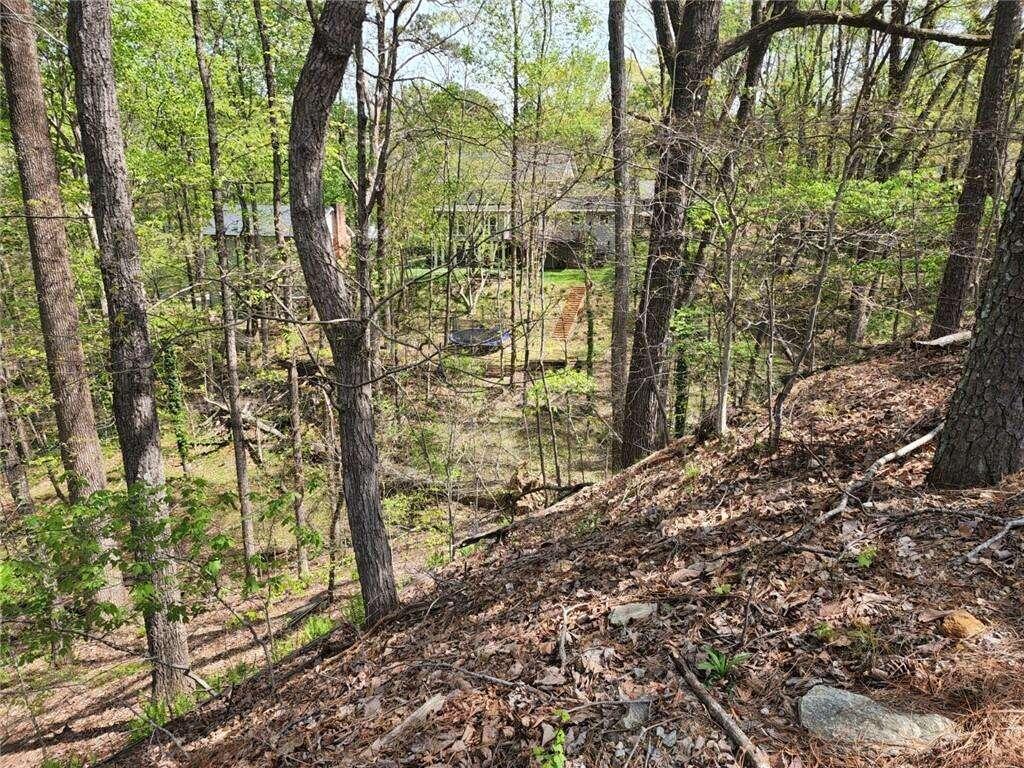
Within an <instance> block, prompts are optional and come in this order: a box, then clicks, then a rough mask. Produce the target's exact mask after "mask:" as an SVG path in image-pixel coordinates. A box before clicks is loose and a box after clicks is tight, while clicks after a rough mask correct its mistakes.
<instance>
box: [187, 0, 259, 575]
mask: <svg viewBox="0 0 1024 768" xmlns="http://www.w3.org/2000/svg"><path fill="white" fill-rule="evenodd" d="M190 8H191V11H192V34H193V37H194V39H195V44H196V63H197V65H198V68H199V80H200V82H201V84H202V87H203V103H204V105H205V107H206V138H207V143H208V144H209V149H210V198H211V200H212V203H213V228H214V244H215V247H216V249H217V265H218V267H219V271H220V303H221V323H222V324H223V326H224V358H225V376H226V377H227V384H228V393H227V394H228V407H229V408H230V409H231V443H232V447H233V448H234V455H235V480H236V486H237V488H238V508H239V512H240V514H241V518H242V548H243V550H244V552H245V571H246V573H247V574H250V575H251V574H252V567H253V558H255V557H256V532H255V530H254V526H253V512H252V501H251V499H250V493H249V466H248V462H247V459H246V455H245V432H244V430H243V428H242V404H241V399H242V394H241V388H240V386H239V383H238V344H237V341H236V339H235V322H236V318H235V299H234V294H233V293H232V291H231V286H230V284H229V282H228V274H229V272H230V271H231V254H230V253H228V241H227V235H226V233H225V229H224V191H223V189H222V187H221V180H220V139H219V137H218V134H217V111H216V108H215V106H214V102H213V83H212V81H211V78H210V67H209V64H208V63H207V61H206V52H205V51H204V50H203V47H204V42H203V28H202V24H201V22H200V18H199V2H198V0H191V2H190Z"/></svg>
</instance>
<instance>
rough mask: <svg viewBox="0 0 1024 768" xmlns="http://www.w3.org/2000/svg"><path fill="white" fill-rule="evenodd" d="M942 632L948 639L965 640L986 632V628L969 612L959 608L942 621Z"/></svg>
mask: <svg viewBox="0 0 1024 768" xmlns="http://www.w3.org/2000/svg"><path fill="white" fill-rule="evenodd" d="M942 631H943V632H944V633H945V634H946V635H947V636H948V637H955V638H957V639H959V640H966V639H968V638H971V637H976V636H977V635H980V634H983V633H985V632H987V631H988V627H986V626H985V624H984V623H983V622H982V621H980V620H979V619H978V618H977V617H975V616H974V614H972V613H971V612H970V611H966V610H964V609H963V608H961V609H960V610H958V611H953V612H952V613H951V614H949V615H948V616H947V617H946V618H944V619H943V620H942Z"/></svg>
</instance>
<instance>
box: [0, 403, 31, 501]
mask: <svg viewBox="0 0 1024 768" xmlns="http://www.w3.org/2000/svg"><path fill="white" fill-rule="evenodd" d="M5 389H6V388H5V387H3V386H0V463H2V464H3V471H4V479H5V480H6V481H7V489H8V490H9V491H10V492H11V500H12V501H13V502H14V513H15V515H17V517H18V519H24V518H25V517H26V516H27V515H31V514H32V513H33V512H35V508H36V506H35V502H33V501H32V491H31V490H30V489H29V485H28V476H27V475H26V474H25V456H24V455H23V454H22V452H21V445H19V443H18V439H17V427H16V426H15V424H14V420H13V418H12V416H11V411H10V406H9V403H8V400H7V392H6V391H5Z"/></svg>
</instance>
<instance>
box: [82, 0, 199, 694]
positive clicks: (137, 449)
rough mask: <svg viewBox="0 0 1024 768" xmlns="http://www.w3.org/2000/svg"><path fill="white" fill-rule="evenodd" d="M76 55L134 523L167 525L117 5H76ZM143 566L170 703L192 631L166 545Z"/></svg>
mask: <svg viewBox="0 0 1024 768" xmlns="http://www.w3.org/2000/svg"><path fill="white" fill-rule="evenodd" d="M68 48H69V53H70V57H71V65H72V68H73V69H74V73H75V102H76V105H77V107H78V117H79V121H80V122H81V126H82V148H83V151H84V154H85V164H86V169H87V171H88V175H89V196H90V198H91V200H92V207H93V212H94V214H95V216H96V227H97V232H98V234H99V241H100V270H101V272H102V275H103V284H104V287H105V288H106V291H107V297H108V318H109V321H110V322H109V330H110V368H111V378H112V381H113V390H114V397H113V412H114V423H115V425H116V427H117V436H118V441H119V443H120V447H121V458H122V460H123V462H124V474H125V481H126V483H127V484H128V487H129V488H132V489H142V490H144V491H145V493H146V495H145V497H144V499H143V500H142V502H141V503H140V504H139V505H138V507H137V508H136V510H135V514H136V515H138V516H145V518H156V519H157V520H158V521H159V520H162V519H164V518H166V516H167V504H166V499H165V497H164V495H163V494H164V465H163V456H162V455H161V451H160V423H159V420H158V419H157V411H156V399H155V397H154V393H153V390H154V382H153V347H152V344H151V343H150V339H149V327H148V322H147V316H146V292H145V289H144V288H143V283H142V263H141V260H140V256H139V241H138V238H137V236H136V233H135V218H134V215H133V213H132V198H131V191H130V188H129V185H128V167H127V163H126V161H125V156H124V136H123V134H122V132H121V118H120V114H119V112H118V107H117V95H116V93H115V90H114V61H113V53H112V50H111V49H112V43H111V29H110V5H109V0H71V2H70V3H69V4H68ZM136 522H140V521H138V520H136ZM140 557H146V558H152V560H151V563H150V564H151V566H152V582H153V590H154V598H155V603H156V605H154V606H151V607H149V608H148V609H147V610H146V611H145V622H146V640H147V644H148V648H149V654H150V657H151V659H152V661H153V690H154V693H155V694H156V696H158V697H160V698H162V699H164V700H168V701H169V700H173V699H174V698H175V697H176V696H178V695H180V694H183V693H187V692H188V691H189V689H190V688H191V685H190V681H189V678H188V676H187V673H188V670H189V665H190V662H189V652H188V638H187V635H186V634H185V627H184V625H183V624H182V622H181V621H180V620H179V619H176V618H172V616H171V615H169V613H168V610H167V609H168V608H169V607H171V606H177V605H178V604H179V603H180V601H181V593H180V590H179V588H178V574H177V566H176V564H175V561H174V560H173V559H172V558H171V553H170V552H168V551H165V550H164V549H163V547H161V545H159V544H156V545H154V546H153V547H152V548H151V549H150V550H149V551H146V552H142V553H140Z"/></svg>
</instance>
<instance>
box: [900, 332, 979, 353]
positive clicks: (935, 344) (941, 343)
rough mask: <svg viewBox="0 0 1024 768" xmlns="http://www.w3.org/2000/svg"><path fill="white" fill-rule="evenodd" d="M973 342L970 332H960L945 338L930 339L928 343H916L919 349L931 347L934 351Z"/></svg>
mask: <svg viewBox="0 0 1024 768" xmlns="http://www.w3.org/2000/svg"><path fill="white" fill-rule="evenodd" d="M970 340H971V332H970V331H958V332H957V333H950V334H947V335H945V336H939V338H937V339H928V340H927V341H915V342H914V344H916V345H917V346H919V347H930V348H932V349H945V348H946V347H955V346H957V345H958V344H967V343H968V342H969V341H970Z"/></svg>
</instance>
